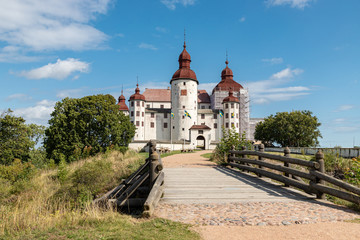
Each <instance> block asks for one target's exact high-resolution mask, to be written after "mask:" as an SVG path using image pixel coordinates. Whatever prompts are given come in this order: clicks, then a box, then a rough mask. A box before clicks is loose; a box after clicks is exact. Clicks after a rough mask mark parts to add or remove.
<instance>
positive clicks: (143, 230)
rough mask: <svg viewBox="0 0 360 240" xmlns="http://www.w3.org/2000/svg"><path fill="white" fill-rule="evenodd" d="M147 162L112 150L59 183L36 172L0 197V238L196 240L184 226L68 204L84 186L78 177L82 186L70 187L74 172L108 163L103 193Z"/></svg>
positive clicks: (74, 166)
mask: <svg viewBox="0 0 360 240" xmlns="http://www.w3.org/2000/svg"><path fill="white" fill-rule="evenodd" d="M146 157H147V155H145V154H138V153H136V152H134V151H128V152H127V153H126V155H123V154H122V153H121V152H117V151H112V152H107V153H105V154H99V155H97V156H95V157H92V158H88V159H85V160H81V161H78V162H74V163H71V164H69V165H67V166H66V177H65V181H63V182H61V181H60V180H59V178H58V169H47V170H38V172H37V174H36V175H35V176H34V177H33V178H32V179H30V180H29V181H28V184H27V185H26V188H24V189H22V191H21V192H20V193H18V194H13V195H11V196H10V197H7V198H5V199H4V198H0V219H1V220H0V239H70V238H71V239H199V236H198V235H197V234H196V233H194V232H191V231H190V230H189V226H188V225H185V224H180V223H174V222H171V221H167V220H163V219H150V220H145V219H135V218H133V217H130V216H127V215H122V214H120V213H118V212H114V211H111V210H103V209H99V208H98V207H97V206H94V205H92V204H91V200H92V199H87V200H86V199H85V200H86V201H84V202H83V203H84V204H82V205H79V204H78V205H74V204H73V202H71V201H69V199H71V196H70V195H71V194H73V192H71V191H69V189H75V190H77V189H78V188H74V186H81V187H84V182H83V180H84V179H83V178H79V179H80V180H81V181H82V182H81V184H82V185H81V184H80V185H73V184H74V182H73V181H74V176H76V175H74V173H79V170H83V169H86V170H87V171H85V173H88V171H90V172H89V173H90V174H93V173H95V172H99V169H96V166H97V165H96V164H93V163H98V162H107V163H109V164H110V166H111V169H112V171H111V173H112V174H113V175H112V177H111V178H109V179H110V180H109V182H108V183H106V184H104V186H106V187H107V189H105V188H104V189H103V190H102V192H106V191H107V190H108V188H112V187H113V186H115V185H117V184H118V182H119V179H121V178H126V177H127V176H129V175H130V174H131V173H132V172H134V171H135V170H136V169H137V168H138V167H139V166H140V165H141V164H142V163H143V162H144V159H145V158H146ZM91 164H92V165H91ZM89 166H92V168H90V167H89ZM94 166H95V168H94ZM83 172H84V171H83ZM97 174H98V173H97ZM100 174H106V173H104V172H100ZM77 176H79V175H77ZM91 176H92V175H91ZM80 177H81V175H80ZM84 177H85V176H84ZM88 178H89V177H88ZM85 179H86V178H85ZM87 181H88V180H87ZM98 181H99V180H98V179H97V178H94V179H93V180H91V178H90V183H87V184H88V185H89V186H93V185H94V184H95V183H96V184H98V183H97V182H98ZM0 184H1V182H0ZM85 187H86V186H85ZM0 188H2V186H0ZM99 195H101V193H99V194H98V195H97V196H99ZM90 196H91V195H90ZM80 197H83V196H82V195H80ZM77 200H78V199H77V198H76V199H75V201H77ZM82 200H83V199H82ZM89 200H90V201H89Z"/></svg>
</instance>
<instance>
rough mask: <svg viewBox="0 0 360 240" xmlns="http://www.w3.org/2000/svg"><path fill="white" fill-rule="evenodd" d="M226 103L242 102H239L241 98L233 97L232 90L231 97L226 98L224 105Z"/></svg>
mask: <svg viewBox="0 0 360 240" xmlns="http://www.w3.org/2000/svg"><path fill="white" fill-rule="evenodd" d="M224 102H240V101H239V98H237V97H235V96H234V95H233V91H232V90H231V89H230V91H229V96H227V97H226V98H224V100H223V103H224Z"/></svg>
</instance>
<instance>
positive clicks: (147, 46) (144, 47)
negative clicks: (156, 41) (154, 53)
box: [139, 43, 158, 50]
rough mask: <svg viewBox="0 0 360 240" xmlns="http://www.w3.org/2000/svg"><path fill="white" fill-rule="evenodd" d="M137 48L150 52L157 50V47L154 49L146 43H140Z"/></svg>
mask: <svg viewBox="0 0 360 240" xmlns="http://www.w3.org/2000/svg"><path fill="white" fill-rule="evenodd" d="M139 48H143V49H150V50H158V49H157V47H155V46H154V45H152V44H148V43H140V44H139Z"/></svg>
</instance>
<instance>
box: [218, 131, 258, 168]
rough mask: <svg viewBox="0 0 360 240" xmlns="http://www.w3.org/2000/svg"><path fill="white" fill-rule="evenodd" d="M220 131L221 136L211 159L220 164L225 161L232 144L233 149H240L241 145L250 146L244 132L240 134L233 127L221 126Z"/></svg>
mask: <svg viewBox="0 0 360 240" xmlns="http://www.w3.org/2000/svg"><path fill="white" fill-rule="evenodd" d="M222 132H223V137H222V139H221V141H220V143H219V144H218V145H217V146H216V148H215V151H214V154H213V155H212V158H211V160H214V161H216V162H218V163H220V164H222V163H225V162H226V161H227V155H228V154H229V151H230V150H231V149H232V147H233V146H234V148H235V150H241V148H242V147H247V148H250V147H251V142H250V141H249V140H246V138H245V133H243V134H242V135H241V136H240V134H239V133H238V132H236V130H235V128H232V129H225V128H223V129H222Z"/></svg>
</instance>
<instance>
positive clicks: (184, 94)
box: [170, 41, 199, 141]
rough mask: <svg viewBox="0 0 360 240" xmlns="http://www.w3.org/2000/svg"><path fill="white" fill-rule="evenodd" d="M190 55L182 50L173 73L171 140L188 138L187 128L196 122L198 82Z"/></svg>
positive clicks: (171, 82)
mask: <svg viewBox="0 0 360 240" xmlns="http://www.w3.org/2000/svg"><path fill="white" fill-rule="evenodd" d="M190 62H191V57H190V54H189V53H188V52H187V51H186V43H185V41H184V50H183V51H182V53H181V54H180V56H179V69H178V70H177V71H176V72H175V73H174V75H173V77H172V79H171V81H170V84H171V111H172V113H173V121H172V123H171V131H172V132H171V133H172V139H173V140H175V141H176V140H180V139H187V140H190V136H189V135H190V134H189V133H190V132H189V129H190V128H191V126H193V125H196V124H197V106H198V89H197V87H198V84H199V82H198V81H197V78H196V74H195V72H194V71H193V70H191V69H190Z"/></svg>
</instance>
